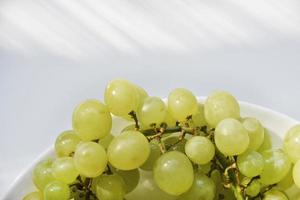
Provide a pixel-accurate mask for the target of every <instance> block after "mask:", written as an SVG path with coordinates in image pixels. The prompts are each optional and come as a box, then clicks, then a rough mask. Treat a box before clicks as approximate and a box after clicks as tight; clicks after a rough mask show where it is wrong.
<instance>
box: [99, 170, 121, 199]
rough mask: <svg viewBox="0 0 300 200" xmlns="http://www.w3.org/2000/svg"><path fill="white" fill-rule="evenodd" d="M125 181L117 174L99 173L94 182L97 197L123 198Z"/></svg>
mask: <svg viewBox="0 0 300 200" xmlns="http://www.w3.org/2000/svg"><path fill="white" fill-rule="evenodd" d="M124 195H125V183H124V181H123V179H122V177H121V176H120V175H118V174H112V175H101V176H100V177H99V178H98V179H97V182H96V196H97V197H98V199H105V200H123V199H124Z"/></svg>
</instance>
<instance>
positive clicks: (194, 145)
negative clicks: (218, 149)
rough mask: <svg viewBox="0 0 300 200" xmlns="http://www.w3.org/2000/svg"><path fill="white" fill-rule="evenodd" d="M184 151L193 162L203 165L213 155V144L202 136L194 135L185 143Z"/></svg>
mask: <svg viewBox="0 0 300 200" xmlns="http://www.w3.org/2000/svg"><path fill="white" fill-rule="evenodd" d="M185 153H186V155H187V156H188V157H189V159H190V160H192V161H193V162H194V163H196V164H199V165H203V164H206V163H208V162H209V161H211V160H212V159H213V157H214V156H215V146H214V145H213V143H212V142H211V141H210V140H209V139H207V138H206V137H203V136H194V137H192V138H191V139H189V140H188V141H187V143H186V144H185Z"/></svg>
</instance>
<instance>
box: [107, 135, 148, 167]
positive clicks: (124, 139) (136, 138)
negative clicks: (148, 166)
mask: <svg viewBox="0 0 300 200" xmlns="http://www.w3.org/2000/svg"><path fill="white" fill-rule="evenodd" d="M149 154H150V147H149V142H148V140H147V138H146V137H145V136H144V135H143V134H142V133H140V132H138V131H125V132H123V133H122V134H120V135H118V136H117V137H115V138H114V139H113V140H112V142H111V143H110V145H109V147H108V149H107V155H108V160H109V162H110V163H111V164H112V165H113V166H114V167H116V168H118V169H122V170H131V169H135V168H138V167H140V166H141V165H142V164H143V163H144V162H145V161H146V160H147V158H148V156H149Z"/></svg>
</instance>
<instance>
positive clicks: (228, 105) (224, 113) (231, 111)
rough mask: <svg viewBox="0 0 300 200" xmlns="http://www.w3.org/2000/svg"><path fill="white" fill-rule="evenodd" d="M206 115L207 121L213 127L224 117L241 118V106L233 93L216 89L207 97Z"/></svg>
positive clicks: (205, 104)
mask: <svg viewBox="0 0 300 200" xmlns="http://www.w3.org/2000/svg"><path fill="white" fill-rule="evenodd" d="M204 115H205V120H206V121H207V123H208V124H209V125H210V126H212V127H216V126H217V125H218V123H219V122H221V121H222V120H223V119H226V118H233V119H239V118H240V106H239V103H238V102H237V100H236V99H235V98H234V97H233V96H232V95H231V94H229V93H227V92H224V91H216V92H214V93H212V94H211V95H209V96H208V98H207V99H206V101H205V103H204Z"/></svg>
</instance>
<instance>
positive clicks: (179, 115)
mask: <svg viewBox="0 0 300 200" xmlns="http://www.w3.org/2000/svg"><path fill="white" fill-rule="evenodd" d="M197 108H198V102H197V99H196V97H195V96H194V95H193V93H192V92H190V91H189V90H187V89H183V88H177V89H175V90H173V91H172V92H171V93H170V94H169V97H168V109H169V112H170V113H171V115H172V116H173V118H175V119H177V120H179V121H185V120H186V118H187V117H188V116H191V115H194V114H196V112H197Z"/></svg>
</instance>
